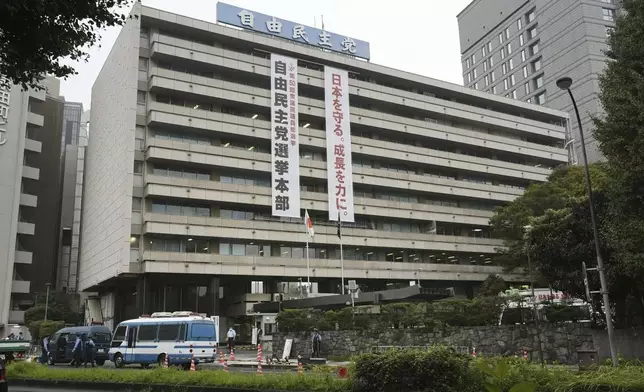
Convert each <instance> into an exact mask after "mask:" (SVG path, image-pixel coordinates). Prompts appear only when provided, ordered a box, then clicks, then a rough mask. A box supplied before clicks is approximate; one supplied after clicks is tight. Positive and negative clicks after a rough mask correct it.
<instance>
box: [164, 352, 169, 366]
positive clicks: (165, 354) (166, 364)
mask: <svg viewBox="0 0 644 392" xmlns="http://www.w3.org/2000/svg"><path fill="white" fill-rule="evenodd" d="M168 362H169V360H168V353H164V355H163V367H164V368H166V369H167V368H169V367H170V366H169V365H168Z"/></svg>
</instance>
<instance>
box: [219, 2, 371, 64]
mask: <svg viewBox="0 0 644 392" xmlns="http://www.w3.org/2000/svg"><path fill="white" fill-rule="evenodd" d="M217 22H219V23H225V24H228V25H231V26H236V27H241V28H243V29H247V30H252V31H255V32H258V33H264V34H269V35H274V36H277V37H280V38H284V39H287V40H289V41H295V42H299V43H301V44H305V45H311V46H314V47H317V48H320V49H325V50H329V51H333V52H338V53H344V54H347V55H351V56H355V57H360V58H362V59H365V60H369V56H370V53H369V51H370V50H369V43H368V42H365V41H361V40H359V39H354V38H351V37H347V36H345V35H340V34H336V33H331V32H329V31H326V30H323V29H322V30H320V29H317V28H314V27H310V26H305V25H302V24H298V23H295V22H291V21H288V20H284V19H279V18H275V17H274V16H269V15H265V14H260V13H259V12H255V11H249V10H246V9H243V8H239V7H235V6H233V5H230V4H225V3H221V2H219V3H217Z"/></svg>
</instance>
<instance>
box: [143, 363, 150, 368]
mask: <svg viewBox="0 0 644 392" xmlns="http://www.w3.org/2000/svg"><path fill="white" fill-rule="evenodd" d="M149 367H150V364H149V363H142V364H141V368H143V369H147V368H149Z"/></svg>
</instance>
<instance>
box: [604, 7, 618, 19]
mask: <svg viewBox="0 0 644 392" xmlns="http://www.w3.org/2000/svg"><path fill="white" fill-rule="evenodd" d="M602 17H603V18H604V20H608V21H611V22H613V21H614V20H615V10H614V9H610V8H602Z"/></svg>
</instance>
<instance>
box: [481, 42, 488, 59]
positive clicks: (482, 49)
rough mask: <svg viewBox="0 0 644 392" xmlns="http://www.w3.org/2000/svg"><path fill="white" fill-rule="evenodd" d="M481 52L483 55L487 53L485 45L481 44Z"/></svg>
mask: <svg viewBox="0 0 644 392" xmlns="http://www.w3.org/2000/svg"><path fill="white" fill-rule="evenodd" d="M481 54H482V55H483V57H485V56H486V55H487V52H486V50H485V45H483V47H482V48H481Z"/></svg>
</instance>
